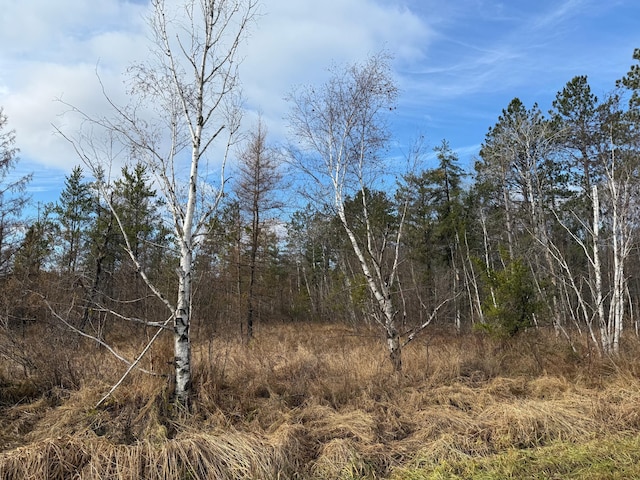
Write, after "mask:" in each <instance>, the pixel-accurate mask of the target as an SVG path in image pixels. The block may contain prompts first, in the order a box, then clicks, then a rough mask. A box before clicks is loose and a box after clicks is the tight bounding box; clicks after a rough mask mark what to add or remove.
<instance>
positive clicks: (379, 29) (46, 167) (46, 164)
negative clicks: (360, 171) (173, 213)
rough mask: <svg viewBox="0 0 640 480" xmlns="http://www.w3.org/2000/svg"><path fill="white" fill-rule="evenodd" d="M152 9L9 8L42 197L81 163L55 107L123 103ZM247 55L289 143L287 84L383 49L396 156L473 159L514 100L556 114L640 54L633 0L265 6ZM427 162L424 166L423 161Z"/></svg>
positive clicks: (17, 107)
mask: <svg viewBox="0 0 640 480" xmlns="http://www.w3.org/2000/svg"><path fill="white" fill-rule="evenodd" d="M148 8H149V5H148V2H147V1H145V0H99V1H96V0H58V1H56V2H52V1H51V0H0V45H2V48H1V49H0V105H1V106H3V107H4V109H5V113H6V114H7V115H8V116H9V123H10V127H11V128H13V129H15V130H16V133H17V139H18V147H19V148H20V149H21V153H20V158H21V162H20V167H19V168H20V169H19V171H18V172H16V173H17V174H20V173H23V172H33V173H34V180H33V182H32V185H31V187H30V188H31V193H32V195H33V197H34V199H35V200H37V201H42V202H46V201H50V200H55V199H56V198H57V196H58V194H59V192H60V190H61V188H62V184H63V181H64V176H65V175H67V174H68V173H69V172H70V171H71V169H72V168H73V166H74V165H76V164H78V160H77V158H76V157H75V155H74V153H73V151H72V150H71V148H70V146H69V145H68V144H67V142H65V141H64V140H63V139H62V138H60V137H59V136H57V135H55V134H54V129H53V127H52V125H54V124H55V125H57V126H59V127H61V128H63V129H64V130H65V131H69V132H70V133H73V130H74V128H76V125H75V124H74V123H73V122H72V121H70V120H69V119H68V117H66V116H63V115H61V114H62V113H63V111H64V108H63V107H62V105H61V104H60V103H58V102H56V101H55V99H56V98H60V97H61V98H63V99H64V100H66V101H68V102H70V103H72V104H74V105H77V106H79V107H81V108H83V109H84V110H86V111H88V112H91V113H94V114H96V115H99V114H101V113H104V112H105V105H104V102H103V101H102V100H101V98H100V87H99V84H98V81H97V78H96V75H95V71H96V68H97V69H98V71H99V72H100V77H101V78H102V81H103V82H104V84H105V85H106V87H107V90H109V91H110V92H111V93H112V95H113V96H114V98H115V99H117V100H121V101H124V100H125V97H124V95H123V93H122V92H123V88H122V81H123V76H122V74H123V72H124V71H125V69H126V68H127V66H128V65H129V64H131V63H132V62H135V61H136V60H139V59H142V58H144V57H145V55H146V54H147V41H146V32H145V21H144V16H145V14H146V12H147V9H148ZM262 11H263V13H264V15H263V16H262V17H261V18H260V19H259V21H258V23H257V25H256V26H255V27H254V29H253V32H252V35H251V37H250V38H249V40H248V43H247V45H246V47H245V49H244V52H243V56H244V63H243V65H242V81H243V85H244V87H243V90H244V96H245V98H246V105H247V110H248V115H247V118H248V119H249V120H250V119H252V118H254V115H253V113H254V112H256V111H261V112H262V116H263V119H264V120H265V122H266V124H267V126H268V128H269V131H270V134H271V137H272V138H271V139H272V140H273V141H284V139H285V137H286V121H285V119H284V117H285V116H286V114H287V111H288V105H287V103H286V101H285V100H284V97H285V96H286V95H287V93H288V92H290V91H291V89H292V87H293V86H295V85H300V84H313V83H320V82H322V81H323V80H324V79H325V78H326V68H327V67H328V66H329V65H330V64H331V63H332V62H335V63H345V62H346V63H348V62H353V61H358V60H362V59H364V58H366V56H367V55H369V54H371V53H375V52H377V51H379V50H381V49H386V50H388V51H389V52H391V53H392V54H393V55H394V56H395V59H394V71H395V75H396V78H397V81H398V84H399V86H400V89H401V97H400V102H399V106H398V110H397V112H396V115H395V117H394V118H393V119H392V121H393V128H394V142H395V144H396V146H397V147H398V148H399V149H403V148H407V145H408V144H409V143H411V141H412V140H413V139H414V138H415V137H416V136H418V135H421V134H423V135H425V136H426V138H427V141H428V143H429V145H430V146H431V147H433V146H436V145H438V144H439V143H440V141H441V140H442V139H445V138H446V139H447V140H448V141H449V143H450V145H451V147H452V148H453V149H454V150H456V151H457V152H458V154H459V156H460V159H461V161H462V162H463V164H465V165H467V164H470V162H471V161H472V159H473V157H474V155H476V154H477V152H478V150H479V146H480V144H481V142H482V141H483V139H484V135H485V134H486V132H487V129H488V128H489V127H490V126H492V125H493V124H494V123H495V121H496V120H497V118H498V115H500V113H501V110H502V109H503V108H505V107H506V106H507V104H508V103H509V101H510V100H511V99H512V98H514V97H519V98H520V99H521V100H522V101H523V102H524V103H525V104H526V105H527V107H530V106H531V105H532V104H533V103H534V102H538V104H539V105H540V107H541V108H542V110H543V111H546V110H548V109H549V108H550V107H551V102H552V100H553V98H554V96H555V94H556V92H557V91H558V90H560V89H562V87H563V86H564V84H565V83H566V82H567V81H569V80H571V78H573V77H574V76H575V75H588V77H589V80H590V83H591V86H592V89H593V91H594V92H595V93H596V94H599V95H602V94H604V93H606V92H608V91H609V90H611V89H612V88H613V86H614V84H615V80H616V79H617V78H620V77H621V76H622V75H624V74H625V73H626V72H627V70H628V68H629V66H630V65H631V64H632V58H631V55H632V52H633V49H634V48H635V47H640V28H638V27H639V26H640V2H638V1H637V0H608V1H602V0H536V1H520V0H511V1H506V0H505V1H494V0H325V1H323V2H317V1H315V0H313V1H312V0H296V1H292V0H263V1H262ZM427 166H428V165H427Z"/></svg>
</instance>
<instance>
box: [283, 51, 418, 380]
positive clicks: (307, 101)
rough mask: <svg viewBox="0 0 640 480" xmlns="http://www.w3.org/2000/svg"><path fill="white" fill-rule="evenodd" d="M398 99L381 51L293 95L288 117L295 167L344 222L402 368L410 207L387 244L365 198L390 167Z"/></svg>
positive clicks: (398, 367)
mask: <svg viewBox="0 0 640 480" xmlns="http://www.w3.org/2000/svg"><path fill="white" fill-rule="evenodd" d="M397 95H398V89H397V87H396V84H395V82H394V80H393V79H392V76H391V72H390V66H389V58H388V56H387V55H385V54H378V55H374V56H372V57H370V58H369V59H368V60H367V61H366V62H365V63H363V64H354V65H352V66H349V67H348V68H346V69H343V70H339V69H335V70H334V71H333V72H332V76H331V78H330V79H329V80H328V81H327V82H326V83H325V84H323V85H322V86H320V87H307V88H303V89H300V90H298V91H295V92H294V93H293V94H292V95H291V97H290V101H291V103H292V111H291V115H290V117H289V119H290V122H291V128H292V133H293V134H294V135H295V138H296V139H297V141H298V143H299V146H300V148H301V150H302V151H301V152H299V154H298V155H295V156H294V157H295V158H294V162H295V164H296V166H297V167H298V168H300V170H301V171H303V172H304V173H306V174H307V175H308V177H309V178H310V179H312V181H313V182H314V184H315V186H316V187H317V190H316V191H315V192H314V196H315V197H316V199H322V200H321V201H326V199H329V200H328V201H326V203H328V204H329V205H331V206H332V208H333V209H335V213H336V215H337V217H338V218H339V219H340V222H341V224H342V226H343V228H344V231H345V232H346V234H347V236H348V238H349V241H350V244H351V247H352V248H353V252H354V253H355V255H356V257H357V259H358V262H359V264H360V268H361V271H362V274H363V275H364V278H365V281H366V284H367V287H368V289H369V291H370V293H371V295H372V296H373V298H374V301H375V303H376V306H377V308H376V315H375V319H376V321H377V322H378V323H379V324H380V325H381V327H382V328H383V329H384V332H385V336H386V341H387V347H388V350H389V355H390V358H391V362H392V364H393V367H394V370H396V371H398V370H401V368H402V359H401V348H402V344H401V332H400V329H399V321H398V318H397V310H396V307H395V306H394V301H393V291H394V287H395V284H396V281H397V274H398V261H399V248H400V243H401V242H400V240H401V236H402V227H403V224H404V218H405V211H406V208H405V209H402V211H401V212H399V217H400V220H399V222H398V226H397V230H396V238H395V241H394V242H392V243H393V245H389V244H388V243H387V242H386V240H383V241H378V240H379V239H376V238H374V236H375V235H374V228H373V225H372V222H371V218H370V211H369V208H368V204H367V201H368V199H369V194H368V190H369V188H370V187H371V185H372V182H373V180H374V179H375V177H376V175H379V174H380V173H381V171H382V169H383V168H384V164H383V162H381V158H380V152H381V150H382V149H383V148H384V147H385V145H386V142H387V141H388V138H389V133H388V129H387V126H386V124H385V113H388V112H389V110H393V109H394V107H395V101H396V98H397ZM357 193H360V195H359V198H360V201H361V202H362V205H361V207H362V217H361V218H360V219H359V220H360V222H362V227H363V228H364V234H363V235H361V236H358V235H356V233H355V231H354V225H353V224H352V222H353V219H352V218H349V217H348V215H347V213H346V212H345V200H346V199H347V198H348V197H349V196H351V197H353V198H355V197H356V194H357ZM389 255H391V257H392V258H391V259H388V257H389Z"/></svg>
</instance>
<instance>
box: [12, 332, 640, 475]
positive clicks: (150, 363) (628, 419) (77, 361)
mask: <svg viewBox="0 0 640 480" xmlns="http://www.w3.org/2000/svg"><path fill="white" fill-rule="evenodd" d="M36 333H37V332H32V334H34V335H35V334H36ZM138 334H139V335H140V338H139V342H138V345H136V344H135V343H136V342H135V341H134V342H132V341H131V338H134V339H135V338H136V337H135V336H134V337H129V338H128V339H122V341H121V342H119V345H118V346H119V348H120V350H121V351H122V352H123V353H124V354H126V355H133V354H134V353H135V350H136V348H137V347H139V345H141V344H142V343H143V341H144V332H138ZM33 338H34V340H33V342H30V343H29V345H30V347H29V348H33V349H35V350H37V348H41V349H42V351H43V352H45V353H44V354H43V355H42V356H41V357H34V358H35V360H34V361H36V363H38V362H41V364H42V366H38V367H36V368H34V369H33V371H31V372H27V371H23V370H20V374H19V375H13V376H12V375H10V372H11V370H12V368H14V367H15V364H16V360H15V359H8V358H5V359H4V360H3V361H2V362H1V365H0V405H1V407H0V421H1V422H2V424H3V428H2V429H1V431H0V450H1V452H0V478H2V479H5V478H6V479H9V478H11V479H13V478H50V479H57V478H60V479H62V478H73V476H74V475H75V477H76V478H86V479H98V478H114V479H115V478H318V479H319V478H374V477H376V478H379V477H384V476H388V475H391V473H392V472H393V470H394V469H395V468H397V467H401V466H406V465H412V464H413V465H420V464H427V463H432V464H438V462H442V461H455V460H459V459H462V458H468V457H470V456H488V455H492V454H495V453H499V452H502V451H505V450H508V449H514V448H516V449H523V448H535V447H540V446H545V445H549V444H553V443H554V442H559V441H560V442H574V443H576V444H579V443H581V442H586V441H588V440H591V439H598V438H605V437H607V436H608V435H613V434H620V432H626V433H628V434H630V435H637V434H639V433H640V407H639V405H640V380H639V378H640V375H638V373H639V372H638V370H637V369H638V365H636V361H635V359H636V358H637V355H638V353H639V352H640V345H638V344H636V343H635V342H630V343H629V344H628V345H625V353H624V354H623V356H622V357H621V358H619V359H617V360H616V361H615V362H613V361H611V360H610V359H601V358H597V357H596V356H594V355H593V352H590V351H589V350H588V348H587V347H586V346H580V345H579V344H576V345H575V346H577V347H578V351H577V353H576V352H574V351H573V350H572V349H571V348H570V347H569V345H567V344H566V342H565V341H564V340H562V339H559V338H556V337H555V336H553V335H548V334H545V333H543V332H537V333H536V332H530V333H529V334H528V335H527V336H522V337H521V338H518V339H514V340H512V341H511V342H498V341H494V340H492V339H490V338H487V337H485V336H482V335H479V334H474V335H463V336H455V335H452V334H450V332H446V331H431V332H427V333H426V334H425V335H424V336H423V337H422V338H421V339H418V340H417V341H415V342H414V343H413V344H412V345H410V346H409V347H408V348H406V349H405V352H404V370H403V372H402V373H400V374H394V373H393V372H392V368H391V365H390V363H389V362H388V360H387V357H386V352H385V349H384V346H383V343H382V341H381V339H380V338H379V337H378V335H377V333H376V332H375V331H370V330H367V329H360V330H355V329H351V328H347V327H345V326H342V325H330V324H284V325H269V326H261V328H259V329H258V330H257V332H256V337H255V339H254V340H253V341H252V342H251V343H250V344H249V345H243V344H242V342H241V341H239V339H236V338H233V337H229V338H222V337H215V338H209V339H202V338H200V339H198V341H196V343H195V344H194V348H193V354H194V367H195V376H194V390H195V391H194V401H193V409H192V411H191V412H189V413H187V412H184V411H181V410H176V409H175V408H174V406H173V405H172V403H171V398H170V392H171V385H170V384H169V382H168V380H167V379H166V377H164V376H155V377H153V376H148V375H145V374H142V373H135V374H133V375H132V376H131V377H130V378H128V379H127V380H126V381H125V383H124V384H123V385H122V386H121V387H120V388H119V389H118V390H116V391H115V393H114V394H113V395H112V397H110V398H109V399H108V401H107V402H106V403H105V404H104V405H102V406H101V407H100V408H95V407H94V406H95V404H96V402H97V401H98V400H99V399H100V397H101V396H102V395H103V394H104V392H106V391H107V390H108V388H109V386H110V385H111V384H113V383H114V382H115V381H116V380H117V379H118V377H119V375H120V374H121V373H122V371H123V370H124V366H123V365H121V364H119V363H118V362H117V361H116V360H114V359H113V358H112V357H111V356H109V354H108V353H107V352H105V351H104V350H102V349H100V348H96V346H95V345H92V344H90V343H89V342H83V341H81V340H78V339H75V340H73V341H75V342H76V348H75V350H74V351H73V352H74V353H73V355H70V354H66V353H65V354H63V353H61V352H60V351H59V350H58V349H56V348H54V347H55V342H53V344H51V343H52V342H49V343H47V342H42V343H43V344H39V343H38V342H39V340H37V339H38V338H43V337H42V335H41V332H40V335H37V336H34V337H33ZM44 355H46V361H42V360H38V358H43V357H44ZM170 355H171V350H170V345H169V344H168V342H165V343H162V342H161V343H160V344H159V345H158V346H157V347H156V348H155V350H154V351H153V352H152V353H151V356H150V358H149V359H148V360H147V361H146V362H145V367H146V368H154V369H160V371H161V372H167V371H168V367H169V366H168V365H167V364H166V362H167V359H168V358H170ZM38 365H40V364H38ZM52 372H56V373H55V375H54V377H55V378H54V379H52V378H50V377H49V376H50V375H52Z"/></svg>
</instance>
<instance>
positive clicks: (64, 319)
mask: <svg viewBox="0 0 640 480" xmlns="http://www.w3.org/2000/svg"><path fill="white" fill-rule="evenodd" d="M193 5H196V6H195V8H193V9H192V10H189V11H190V12H191V14H192V17H191V22H190V23H188V24H186V25H187V26H185V24H173V23H172V22H176V20H175V17H173V16H171V15H169V14H166V15H165V13H166V12H165V8H168V7H165V6H164V2H161V1H158V2H154V7H155V12H154V16H153V17H152V18H151V19H150V22H151V25H152V26H153V31H154V33H155V35H156V36H155V45H154V48H155V49H156V50H155V52H156V53H157V55H154V56H152V58H151V59H150V60H149V61H148V62H146V63H141V64H140V65H136V66H134V67H132V69H131V71H130V72H129V73H130V74H131V80H130V81H131V82H132V88H131V92H132V93H131V95H132V99H131V104H130V105H126V106H118V105H116V104H113V110H114V112H113V117H109V118H103V117H95V116H92V114H91V112H82V111H80V110H78V109H76V108H75V107H74V106H72V105H65V106H66V107H68V108H69V110H70V111H71V112H72V114H74V115H77V116H78V117H79V118H81V120H82V126H83V128H82V129H80V130H79V131H77V132H63V131H58V132H57V133H58V134H60V135H62V136H63V137H64V138H65V139H67V140H68V141H69V143H70V144H71V145H72V146H73V148H74V150H75V152H76V153H77V156H78V159H77V160H78V162H77V166H75V167H74V168H73V170H72V172H71V173H70V174H69V175H67V177H66V180H65V184H64V186H63V188H62V190H61V192H60V195H59V197H58V199H57V200H56V201H54V202H51V203H49V204H46V205H38V206H37V208H36V206H34V205H30V204H29V202H30V199H29V196H28V194H27V189H28V185H29V182H30V180H31V176H30V175H28V176H24V177H19V178H18V177H16V175H14V171H15V168H16V164H17V162H18V161H19V144H20V142H19V139H20V132H15V131H13V130H12V129H11V119H10V118H9V117H8V116H7V115H5V113H4V112H3V110H2V109H0V204H1V214H0V424H1V425H2V427H1V428H0V478H1V479H5V478H6V479H14V478H15V479H18V478H49V479H57V478H60V479H63V478H83V479H97V478H114V479H115V478H132V479H133V478H149V479H153V478H394V479H401V478H411V479H422V478H424V479H427V478H542V477H544V478H587V479H588V478H631V477H634V476H640V470H639V469H638V465H639V464H640V453H638V452H640V449H639V448H638V447H639V446H640V411H639V410H638V405H639V401H640V370H639V369H638V367H639V366H638V355H639V354H640V338H639V336H640V274H639V271H640V249H639V248H638V247H639V246H640V228H636V227H638V226H637V225H636V221H635V220H634V219H635V218H637V217H638V216H639V214H640V49H636V50H635V52H630V54H632V63H631V62H630V63H631V65H630V68H629V70H628V71H627V72H620V79H619V80H618V81H617V82H615V84H614V85H611V91H610V92H609V93H607V94H606V95H604V96H602V97H601V98H600V97H598V96H596V94H595V93H594V92H592V90H591V88H590V85H589V81H588V78H587V77H586V76H576V77H575V78H573V79H568V82H567V83H566V85H564V86H559V90H558V93H557V95H556V97H555V100H554V101H553V104H552V105H551V107H550V109H549V110H548V111H543V109H541V108H540V107H539V106H538V105H537V104H533V105H529V106H527V105H525V104H523V102H521V101H520V100H519V99H518V98H514V99H513V100H512V101H511V102H510V103H509V104H508V105H507V106H505V108H504V109H503V110H502V114H501V115H500V116H499V117H498V118H497V119H496V121H495V124H494V125H492V126H490V125H488V126H487V129H488V131H487V134H486V137H485V139H484V142H483V144H482V146H481V148H480V150H479V151H478V152H477V155H476V157H475V161H474V163H473V164H472V165H465V166H463V165H461V164H460V161H459V158H458V155H457V154H456V152H455V150H454V149H452V147H451V146H450V144H449V143H448V142H447V140H442V141H441V142H440V143H439V144H437V145H435V146H433V145H427V142H426V141H425V140H424V138H417V139H416V141H415V143H414V144H413V145H412V146H411V147H410V148H408V149H407V153H406V154H405V155H404V157H403V158H399V157H398V156H397V155H391V153H390V148H389V147H390V145H391V142H392V140H393V138H392V135H391V131H392V130H391V129H390V125H389V124H390V122H392V121H393V112H394V111H395V109H396V108H397V99H398V95H399V89H398V86H397V84H396V83H395V81H394V77H393V72H392V68H391V61H392V57H391V55H390V54H389V53H388V52H381V53H378V54H374V55H372V56H370V57H369V58H367V59H365V60H363V61H362V62H359V63H354V64H352V65H347V66H335V67H332V69H331V70H330V77H329V79H328V80H327V81H326V82H325V83H323V84H321V85H310V86H302V87H297V88H292V91H291V93H290V95H289V97H288V101H289V104H290V107H291V108H290V114H289V117H288V119H287V120H288V124H289V141H288V143H287V144H286V145H277V144H275V143H273V142H271V140H270V137H269V131H268V125H266V123H265V122H264V121H263V120H262V119H260V120H258V121H257V122H256V123H255V124H254V125H253V126H252V127H251V128H250V129H249V130H248V131H247V132H244V133H243V132H242V131H241V128H240V125H241V122H240V115H241V105H240V104H239V103H238V101H237V99H236V98H235V97H234V95H235V92H236V89H237V88H238V86H239V78H238V73H237V65H236V63H235V61H234V58H235V55H237V53H238V48H239V46H240V45H241V44H242V42H243V41H245V37H246V30H247V29H248V28H249V27H250V25H251V23H252V22H253V21H256V19H255V18H254V17H255V8H256V3H255V2H254V1H253V0H247V1H244V2H231V1H230V0H223V1H222V2H213V1H204V2H196V3H194V4H192V7H193ZM232 6H233V8H231V7H232ZM193 18H196V20H195V21H194V20H193ZM175 31H177V32H182V33H180V34H185V35H186V37H185V40H184V41H182V40H174V37H173V35H174V33H173V32H175ZM176 35H177V34H176ZM176 38H178V37H176ZM249 41H250V39H249ZM630 57H631V55H630ZM97 94H98V93H97ZM154 115H156V116H154ZM210 158H211V160H209V159H210ZM28 212H36V213H28Z"/></svg>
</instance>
